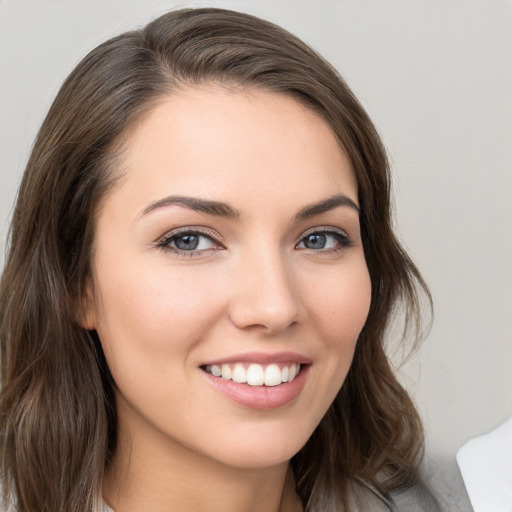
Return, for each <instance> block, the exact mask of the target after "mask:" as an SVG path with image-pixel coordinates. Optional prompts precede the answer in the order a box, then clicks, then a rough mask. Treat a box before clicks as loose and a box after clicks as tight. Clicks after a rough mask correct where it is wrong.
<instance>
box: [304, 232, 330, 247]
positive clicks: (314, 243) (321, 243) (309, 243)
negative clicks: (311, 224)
mask: <svg viewBox="0 0 512 512" xmlns="http://www.w3.org/2000/svg"><path fill="white" fill-rule="evenodd" d="M326 241H327V237H326V236H325V235H323V234H321V233H313V234H311V235H308V236H307V237H306V238H305V239H304V246H305V247H307V248H308V249H323V248H324V247H325V244H326Z"/></svg>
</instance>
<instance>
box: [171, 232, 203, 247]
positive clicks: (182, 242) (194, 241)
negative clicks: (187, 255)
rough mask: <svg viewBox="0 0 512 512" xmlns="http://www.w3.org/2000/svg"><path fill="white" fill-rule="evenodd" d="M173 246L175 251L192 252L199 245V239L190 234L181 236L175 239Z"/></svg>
mask: <svg viewBox="0 0 512 512" xmlns="http://www.w3.org/2000/svg"><path fill="white" fill-rule="evenodd" d="M174 244H175V245H176V248H177V249H181V250H185V251H187V250H188V251H193V250H194V249H197V246H198V245H199V237H198V236H197V235H192V234H189V235H182V236H180V237H178V238H176V239H175V241H174Z"/></svg>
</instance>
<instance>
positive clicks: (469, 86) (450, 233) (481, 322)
mask: <svg viewBox="0 0 512 512" xmlns="http://www.w3.org/2000/svg"><path fill="white" fill-rule="evenodd" d="M206 5H215V6H220V7H227V8H233V9H238V10H242V11H247V12H250V13H253V14H256V15H259V16H261V17H264V18H267V19H269V20H271V21H274V22H277V23H278V24H281V25H282V26H284V27H285V28H287V29H289V30H290V31H292V32H294V33H295V34H297V35H298V36H300V37H301V38H303V39H304V40H305V41H306V42H308V43H309V44H311V45H312V46H313V47H314V48H315V49H317V50H318V51H319V52H320V53H322V54H323V55H324V56H325V57H327V58H328V60H330V61H331V62H332V63H333V64H334V65H335V66H336V67H337V68H338V69H339V70H340V72H341V74H342V75H343V76H344V77H345V78H346V79H347V81H348V83H349V84H350V85H351V87H352V88H353V90H354V92H355V93H356V95H357V96H358V97H359V98H360V100H361V101H362V103H363V104H364V105H365V107H366V108H367V110H368V112H369V114H370V116H371V117H372V118H373V120H374V121H375V123H376V125H377V127H378V128H379V130H380V132H381V134H382V136H383V138H384V140H385V142H386V144H387V146H388V149H389V152H390V155H391V159H392V163H393V169H394V174H395V182H394V191H395V198H396V204H397V207H396V210H397V224H398V226H399V233H400V236H401V238H402V239H403V241H404V243H405V245H406V247H407V248H408V249H409V251H410V254H411V255H412V257H413V258H414V259H415V261H416V262H417V264H418V266H419V268H420V270H421V271H422V272H423V275H424V277H425V278H426V280H427V282H428V283H429V285H430V287H431V290H432V293H433V295H434V300H435V309H436V317H435V323H434V327H433V329H432V331H431V334H430V336H429V337H428V339H427V340H426V342H424V344H423V346H422V348H421V350H420V351H419V352H418V353H417V355H416V356H415V357H414V358H413V359H411V360H409V361H408V362H407V364H405V365H403V368H402V369H403V370H404V373H403V379H404V382H405V383H406V385H407V386H408V388H409V389H410V390H411V392H412V394H413V395H414V397H415V399H416V401H417V403H418V405H419V408H420V410H421V412H422V414H423V418H424V421H425V425H426V430H427V435H428V447H429V450H430V451H431V452H433V453H437V454H439V453H440V454H444V455H446V454H453V453H454V452H455V450H456V449H457V448H458V447H459V446H460V445H462V444H463V443H464V442H465V441H466V440H467V439H468V438H470V437H472V436H475V435H478V434H481V433H484V432H487V431H489V430H491V429H492V428H494V427H495V426H496V425H498V424H499V423H500V422H502V421H503V420H504V419H505V418H506V417H507V416H508V415H510V414H512V376H511V373H512V372H511V368H512V320H511V317H512V271H511V268H512V265H511V263H512V201H511V198H512V64H511V63H512V3H511V2H510V0H509V1H507V0H423V1H413V0H323V1H322V0H316V1H315V0H259V1H254V0H253V1H249V0H240V1H236V0H232V1H203V2H198V1H196V2H175V1H164V0H159V1H158V0H146V1H142V0H101V1H100V0H87V1H86V0H81V1H76V0H75V1H71V0H0V70H1V75H0V250H1V252H2V255H1V256H0V266H1V264H2V261H3V252H4V241H5V238H6V234H7V228H8V218H9V215H10V212H11V209H12V204H13V201H14V197H15V194H16V189H17V185H18V182H19V179H20V177H21V173H22V171H23V167H24V164H25V162H26V160H27V156H28V152H29V150H30V147H31V144H32V141H33V139H34V137H35V134H36V131H37V129H38V126H39V125H40V123H41V121H42V119H43V117H44V115H45V113H46V111H47V109H48V108H49V106H50V103H51V101H52V99H53V97H54V96H55V94H56V93H57V90H58V87H59V85H60V83H61V82H62V80H63V79H64V78H65V77H66V75H67V74H68V73H69V72H70V71H71V69H72V68H73V67H74V65H75V64H76V63H77V62H78V61H79V60H80V59H81V58H82V57H83V56H84V55H85V54H86V52H88V51H89V50H91V49H92V48H94V47H95V46H96V45H97V44H99V43H100V42H102V41H103V40H105V39H106V38H108V37H110V36H113V35H116V34H117V33H119V32H121V31H124V30H127V29H131V28H134V27H137V26H141V25H143V24H144V23H146V22H147V21H149V20H150V19H152V18H153V17H155V16H156V15H158V14H161V13H164V12H165V11H166V10H168V9H170V8H173V7H183V6H206Z"/></svg>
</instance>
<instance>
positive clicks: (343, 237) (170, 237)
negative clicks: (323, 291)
mask: <svg viewBox="0 0 512 512" xmlns="http://www.w3.org/2000/svg"><path fill="white" fill-rule="evenodd" d="M187 235H189V236H190V235H191V236H197V237H202V238H208V239H209V240H210V241H211V242H213V243H214V244H215V245H216V247H215V248H208V249H201V250H183V249H179V248H178V247H172V246H171V244H172V243H173V242H175V241H176V240H178V239H179V238H182V237H184V236H187ZM311 235H328V236H332V237H334V238H335V239H336V241H337V242H338V243H339V247H333V248H327V249H322V248H321V249H311V248H308V247H304V248H300V250H307V251H310V252H312V253H332V252H338V253H339V252H342V251H344V250H345V249H347V248H349V247H352V246H353V245H354V243H353V241H352V240H351V239H350V237H349V236H348V235H347V234H346V233H345V232H344V231H342V230H340V229H336V228H332V227H316V228H313V229H311V230H309V231H307V232H306V233H304V234H303V235H302V236H301V238H300V240H299V241H298V242H297V243H296V244H295V247H296V248H297V246H298V245H300V244H301V243H304V241H305V240H306V239H307V238H308V237H310V236H311ZM156 247H157V248H159V249H161V250H163V251H169V252H172V253H174V254H175V255H176V256H179V257H183V258H190V257H194V256H201V255H204V254H205V253H206V252H210V251H212V250H219V249H222V248H223V246H222V244H221V243H220V241H219V239H218V235H217V234H216V233H215V232H214V231H212V230H208V229H193V228H183V229H179V230H176V231H172V232H170V233H168V234H166V235H165V236H164V237H163V238H162V239H161V240H159V241H158V242H157V243H156Z"/></svg>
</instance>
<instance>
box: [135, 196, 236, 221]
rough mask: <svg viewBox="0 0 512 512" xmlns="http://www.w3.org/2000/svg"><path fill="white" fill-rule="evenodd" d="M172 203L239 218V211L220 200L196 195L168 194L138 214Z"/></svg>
mask: <svg viewBox="0 0 512 512" xmlns="http://www.w3.org/2000/svg"><path fill="white" fill-rule="evenodd" d="M173 204H176V205H179V206H184V207H185V208H189V209H190V210H194V211H196V212H201V213H206V214H208V215H215V216H216V217H226V218H228V219H239V218H240V216H241V213H240V212H239V211H238V210H236V209H235V208H233V207H231V206H229V205H228V204H226V203H222V202H220V201H211V200H209V199H199V198H197V197H186V196H168V197H164V198H163V199H159V200H158V201H155V202H154V203H151V204H150V205H149V206H148V207H147V208H146V209H145V210H144V211H143V212H142V213H141V214H140V215H139V217H142V216H144V215H147V214H148V213H150V212H152V211H153V210H156V209H158V208H164V207H166V206H171V205H173Z"/></svg>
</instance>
